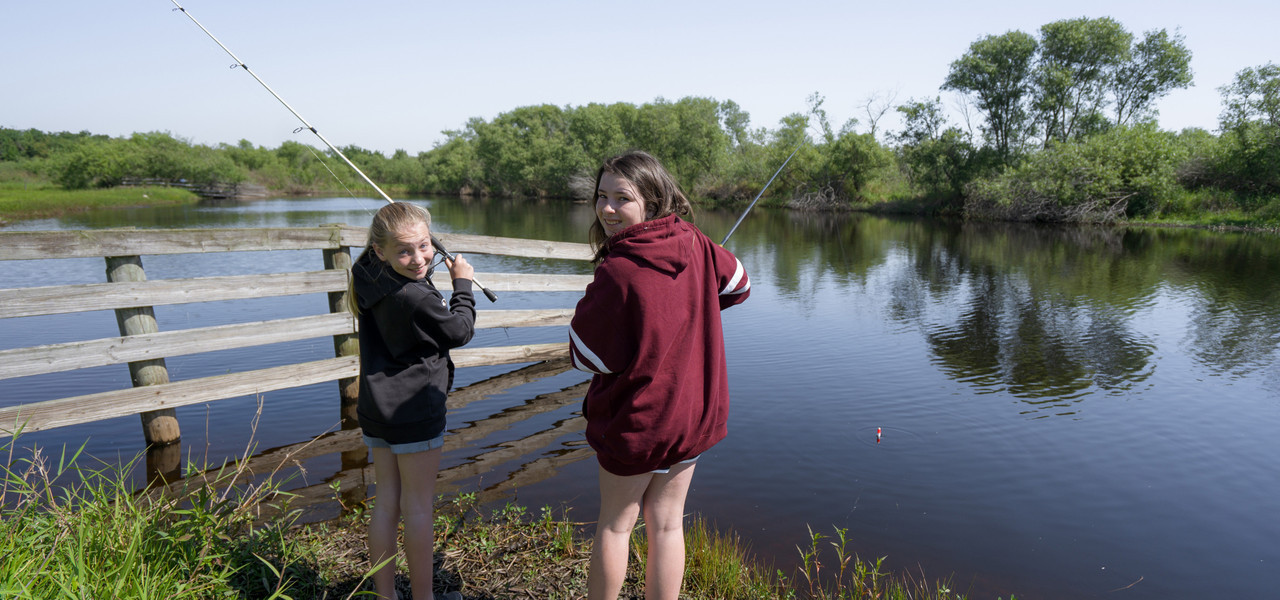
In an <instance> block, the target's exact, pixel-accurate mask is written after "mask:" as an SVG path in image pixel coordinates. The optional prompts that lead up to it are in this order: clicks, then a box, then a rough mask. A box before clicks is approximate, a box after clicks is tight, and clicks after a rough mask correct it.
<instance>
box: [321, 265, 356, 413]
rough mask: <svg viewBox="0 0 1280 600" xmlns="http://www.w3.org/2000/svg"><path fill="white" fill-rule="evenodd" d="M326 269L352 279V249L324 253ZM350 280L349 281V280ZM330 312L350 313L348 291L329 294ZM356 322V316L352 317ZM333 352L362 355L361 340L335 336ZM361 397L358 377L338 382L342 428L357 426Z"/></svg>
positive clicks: (347, 335) (348, 335)
mask: <svg viewBox="0 0 1280 600" xmlns="http://www.w3.org/2000/svg"><path fill="white" fill-rule="evenodd" d="M324 268H326V269H342V270H344V271H346V272H347V277H348V278H350V277H351V247H350V246H339V247H338V248H337V249H334V250H325V251H324ZM348 280H349V279H348ZM329 312H335V313H338V312H345V313H350V311H349V310H348V309H347V291H346V290H343V291H341V292H329ZM351 318H352V319H353V320H354V319H355V315H351ZM333 352H334V355H336V356H357V355H359V354H360V338H359V336H357V335H356V334H342V335H335V336H333ZM359 395H360V380H359V378H358V377H346V378H343V379H339V380H338V397H339V399H340V403H339V406H340V413H341V417H342V428H343V429H353V428H355V427H356V426H357V425H356V400H357V398H358V397H359Z"/></svg>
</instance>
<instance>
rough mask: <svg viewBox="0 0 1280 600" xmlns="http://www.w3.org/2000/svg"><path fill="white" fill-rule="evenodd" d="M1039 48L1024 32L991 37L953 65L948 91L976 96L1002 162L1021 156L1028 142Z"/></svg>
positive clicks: (945, 86) (985, 128)
mask: <svg viewBox="0 0 1280 600" xmlns="http://www.w3.org/2000/svg"><path fill="white" fill-rule="evenodd" d="M1037 46H1038V44H1037V42H1036V40H1035V38H1033V37H1031V36H1030V35H1028V34H1026V33H1023V32H1021V31H1010V32H1007V33H1005V34H1003V35H999V36H994V35H989V36H987V37H984V38H982V39H980V40H978V41H976V42H973V43H972V44H970V45H969V51H968V52H966V53H965V54H964V56H961V57H960V58H959V59H957V60H955V61H954V62H952V63H951V69H950V71H948V73H947V79H946V82H945V83H943V84H942V89H944V90H955V91H957V92H963V93H967V94H971V95H972V96H974V97H975V98H976V105H977V107H978V110H980V111H982V113H983V116H984V117H985V120H986V123H985V125H983V127H982V131H983V134H984V135H985V136H986V138H987V140H988V141H989V142H990V143H991V144H992V145H993V146H994V147H995V148H996V152H997V153H998V154H999V155H1000V157H1001V158H1002V159H1003V160H1009V159H1011V158H1012V157H1013V156H1014V154H1016V153H1017V152H1019V151H1020V150H1021V148H1022V144H1023V143H1024V141H1025V140H1026V138H1027V134H1028V130H1027V124H1028V119H1029V113H1028V108H1027V106H1028V98H1029V94H1030V91H1031V81H1032V80H1031V75H1032V61H1033V59H1034V58H1035V53H1036V48H1037Z"/></svg>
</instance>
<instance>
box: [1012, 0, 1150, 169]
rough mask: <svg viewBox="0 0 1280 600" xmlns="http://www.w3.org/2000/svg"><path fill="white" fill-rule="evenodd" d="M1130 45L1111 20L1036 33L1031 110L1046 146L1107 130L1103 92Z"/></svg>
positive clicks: (1069, 23)
mask: <svg viewBox="0 0 1280 600" xmlns="http://www.w3.org/2000/svg"><path fill="white" fill-rule="evenodd" d="M1132 42H1133V35H1132V34H1130V33H1129V32H1128V31H1125V29H1124V27H1123V26H1122V25H1120V23H1119V22H1117V21H1116V20H1114V19H1112V18H1110V17H1102V18H1100V19H1089V18H1084V17H1082V18H1079V19H1065V20H1062V21H1055V22H1053V23H1049V24H1048V25H1045V26H1043V27H1041V28H1040V60H1039V62H1038V64H1037V65H1036V68H1035V76H1034V79H1035V83H1036V94H1035V102H1034V109H1035V112H1036V115H1037V121H1038V123H1039V133H1040V134H1041V136H1042V137H1043V139H1044V141H1045V143H1046V144H1047V143H1048V142H1049V141H1050V140H1057V141H1066V140H1071V139H1077V138H1079V137H1082V136H1085V135H1089V134H1091V133H1096V132H1097V131H1099V130H1101V129H1104V128H1105V127H1106V124H1107V123H1108V121H1107V119H1106V118H1105V117H1104V116H1103V110H1104V108H1105V107H1106V105H1107V102H1108V99H1107V92H1108V91H1109V90H1110V89H1111V85H1112V82H1113V79H1114V73H1115V72H1116V71H1117V70H1118V69H1119V68H1120V66H1121V65H1122V64H1124V63H1125V62H1126V60H1127V59H1128V58H1129V46H1130V44H1131V43H1132Z"/></svg>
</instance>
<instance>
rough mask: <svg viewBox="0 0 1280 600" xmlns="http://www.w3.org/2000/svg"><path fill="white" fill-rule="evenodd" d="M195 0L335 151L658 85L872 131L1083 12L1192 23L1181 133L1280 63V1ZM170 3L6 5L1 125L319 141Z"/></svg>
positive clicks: (673, 96) (413, 149)
mask: <svg viewBox="0 0 1280 600" xmlns="http://www.w3.org/2000/svg"><path fill="white" fill-rule="evenodd" d="M179 1H180V2H181V3H182V4H183V6H184V7H186V8H187V10H188V11H190V13H191V14H192V15H193V16H195V18H196V19H198V20H200V22H201V23H203V24H204V26H205V27H207V28H208V29H209V30H210V31H211V32H212V33H213V34H214V35H216V36H217V37H218V38H219V39H220V40H221V41H222V42H223V43H224V44H226V45H227V46H228V47H229V48H230V49H231V51H233V52H235V53H236V55H237V56H239V57H240V59H241V60H243V61H244V62H245V63H246V64H247V65H248V66H249V68H251V69H252V70H253V71H254V72H255V73H257V74H258V75H259V76H260V77H261V78H262V79H263V80H264V81H266V83H267V84H268V85H270V86H271V87H272V88H273V89H275V91H276V92H277V93H278V94H280V95H281V96H282V97H283V98H284V99H285V100H286V101H287V102H289V103H290V104H291V105H292V106H293V107H294V109H296V110H297V111H298V112H299V113H300V114H302V116H303V117H305V118H306V119H307V120H308V121H310V122H311V124H312V125H314V126H315V127H316V128H317V129H318V130H319V131H320V133H322V134H323V135H324V136H325V137H327V138H328V139H329V140H330V141H331V142H333V143H334V144H336V145H338V146H345V145H348V144H355V145H358V146H362V147H365V148H370V149H374V150H381V151H383V152H386V153H390V152H393V151H395V150H396V149H404V150H407V151H409V152H410V153H411V154H416V153H418V152H421V151H425V150H428V149H430V148H431V147H432V145H433V144H434V143H436V142H439V141H440V140H442V139H443V136H442V135H441V133H440V132H441V131H443V130H446V129H459V128H461V127H462V126H463V125H464V124H465V123H466V121H467V119H469V118H471V117H481V118H484V119H486V120H488V119H493V118H494V117H496V116H497V115H498V114H500V113H502V112H506V111H509V110H511V109H513V108H516V107H519V106H527V105H533V104H542V103H550V104H556V105H559V106H565V105H573V106H579V105H583V104H588V103H592V102H599V103H612V102H629V103H634V104H642V103H645V102H650V101H652V100H654V99H655V98H658V97H664V98H666V99H668V100H677V99H679V98H682V97H685V96H700V97H711V98H715V99H717V100H733V101H735V102H737V103H738V104H739V105H740V106H741V107H742V109H743V110H746V111H747V112H748V113H750V115H751V124H752V126H753V127H767V128H770V129H773V128H775V127H776V126H777V124H778V120H779V119H780V118H782V117H784V116H786V115H788V114H790V113H793V112H803V111H804V110H805V108H806V104H805V99H806V98H807V97H808V96H809V95H810V94H812V93H814V92H817V93H819V94H821V95H822V96H824V97H825V98H826V104H825V105H824V108H826V109H827V111H828V114H829V115H830V116H831V119H832V121H833V122H834V124H835V125H836V126H839V125H840V124H842V123H843V122H844V121H846V120H848V119H850V118H859V119H860V120H861V121H862V122H863V123H864V125H863V126H862V127H861V128H860V130H862V131H865V129H866V128H865V124H866V118H865V114H864V113H863V110H862V108H861V105H863V104H865V103H866V101H867V100H868V98H871V97H873V96H874V97H878V98H880V99H881V101H883V100H884V99H887V98H890V97H893V98H895V99H896V102H897V103H901V102H903V101H906V100H908V99H912V98H915V99H925V98H931V97H934V96H938V95H941V96H942V99H943V101H944V103H946V104H948V105H952V104H954V99H955V96H954V94H951V93H943V92H940V91H939V90H938V87H939V86H940V85H941V84H942V82H943V80H944V78H945V77H946V73H947V69H948V66H949V65H950V63H951V61H953V60H955V59H956V58H958V57H960V56H961V55H962V54H963V53H964V52H965V51H966V50H967V49H968V47H969V44H970V43H972V42H973V41H975V40H977V39H979V38H981V37H983V36H985V35H988V34H1001V33H1004V32H1006V31H1010V30H1022V31H1025V32H1027V33H1030V34H1032V35H1036V36H1038V30H1039V27H1040V26H1041V25H1044V24H1046V23H1050V22H1053V21H1057V20H1061V19H1069V18H1077V17H1090V18H1097V17H1103V16H1109V17H1112V18H1114V19H1116V20H1117V21H1119V22H1120V23H1121V24H1123V25H1124V27H1125V28H1126V29H1127V30H1129V31H1130V32H1131V33H1134V34H1135V35H1139V36H1140V35H1141V34H1142V32H1144V31H1148V30H1152V29H1167V30H1169V31H1170V32H1173V31H1175V30H1179V31H1180V32H1181V34H1182V35H1183V36H1184V37H1185V43H1186V45H1187V47H1188V48H1189V49H1190V50H1191V51H1192V53H1193V58H1192V62H1191V67H1192V70H1193V71H1194V74H1195V85H1194V87H1192V88H1190V89H1186V90H1177V91H1174V92H1173V93H1172V94H1171V95H1170V96H1168V97H1167V98H1165V99H1164V100H1163V101H1161V102H1160V103H1159V105H1158V107H1159V110H1160V124H1161V126H1163V127H1165V128H1167V129H1181V128H1183V127H1192V126H1194V127H1203V128H1205V129H1209V130H1213V129H1215V128H1216V126H1217V116H1218V113H1219V112H1220V109H1221V97H1220V95H1219V93H1218V91H1217V88H1218V87H1220V86H1222V85H1225V84H1227V83H1229V82H1230V81H1231V80H1232V78H1233V76H1234V74H1235V73H1236V72H1237V71H1239V70H1241V69H1243V68H1245V67H1256V66H1259V65H1262V64H1266V63H1267V62H1280V37H1277V35H1276V28H1277V24H1280V2H1277V1H1276V0H1265V1H1264V0H1220V1H1217V2H1206V1H1204V0H1198V1H1183V0H1176V1H1169V2H1151V1H1149V0H1144V1H1141V2H1138V1H1130V0H1112V1H1093V0H1087V1H1080V2H1052V3H1051V2H1037V1H1034V0H1033V1H1026V0H1022V1H1016V2H1015V1H972V2H933V1H924V2H875V3H869V2H836V1H827V2H815V1H808V0H795V1H790V2H757V1H753V0H737V1H732V2H728V1H713V2H699V1H697V0H679V1H651V2H636V3H613V2H604V1H601V2H585V1H584V2H569V1H555V0H547V1H541V2H497V1H493V2H458V1H452V2H426V1H396V0H364V1H361V2H352V1H344V2H336V1H332V0H312V1H310V2H302V1H300V0H272V1H264V0H258V1H252V2H251V1H248V0H179ZM173 8H174V6H173V4H172V3H171V2H170V1H169V0H123V1H120V0H97V1H93V2H89V1H85V0H65V1H62V2H52V1H25V0H11V1H7V2H5V5H4V7H3V8H0V55H3V56H4V57H6V59H7V65H6V68H5V72H4V77H3V81H4V83H5V85H4V92H3V93H2V94H0V126H3V127H9V128H20V129H26V128H35V129H40V130H43V131H81V130H87V131H90V132H93V133H100V134H107V135H111V136H125V135H128V134H130V133H133V132H138V131H167V132H169V133H171V134H173V135H175V136H178V137H182V138H184V139H187V140H189V141H191V142H194V143H203V144H218V143H222V142H226V143H236V142H238V141H239V140H241V139H247V140H249V141H250V142H252V143H254V144H257V145H264V146H268V147H275V146H278V145H279V144H280V143H281V142H283V141H285V140H290V139H292V140H295V141H299V142H303V143H307V144H311V145H314V146H320V145H321V143H320V141H319V140H317V139H316V138H315V136H314V135H312V134H311V133H309V132H305V131H304V132H300V133H293V130H294V129H295V128H296V127H297V126H298V125H299V122H298V120H297V119H296V118H294V117H293V115H291V114H290V113H289V112H288V111H287V110H286V109H285V108H284V107H283V106H281V105H280V104H279V103H278V102H276V100H275V99H274V98H272V97H271V96H270V94H268V93H267V91H266V90H264V89H263V88H262V87H261V86H259V85H258V83H257V82H255V81H254V80H253V78H252V77H250V76H249V75H248V74H247V73H245V72H244V71H243V70H241V69H231V68H229V66H230V65H232V64H233V62H234V61H233V60H232V59H231V57H230V56H228V55H227V54H226V53H224V52H223V50H222V49H220V48H219V47H218V46H217V45H216V44H215V43H214V42H213V40H211V39H210V38H209V37H208V36H206V35H205V34H204V33H203V32H202V31H200V29H199V28H198V27H196V25H195V24H194V23H192V22H191V20H190V19H188V18H187V17H186V16H184V15H183V14H182V13H180V12H177V11H174V10H173ZM952 118H953V122H956V123H957V124H958V123H959V117H958V115H953V117H952ZM898 127H899V123H898V122H897V120H896V119H895V118H892V117H888V118H886V119H885V120H883V121H881V124H880V129H881V131H884V130H885V129H889V130H893V129H896V128H898Z"/></svg>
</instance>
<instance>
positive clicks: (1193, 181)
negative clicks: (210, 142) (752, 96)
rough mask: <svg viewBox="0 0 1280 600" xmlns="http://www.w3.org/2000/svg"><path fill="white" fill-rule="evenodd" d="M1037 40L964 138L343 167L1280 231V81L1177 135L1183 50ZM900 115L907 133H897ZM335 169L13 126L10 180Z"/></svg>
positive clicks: (612, 126) (928, 135) (556, 188)
mask: <svg viewBox="0 0 1280 600" xmlns="http://www.w3.org/2000/svg"><path fill="white" fill-rule="evenodd" d="M1037 33H1038V35H1032V34H1028V33H1025V32H1021V31H1010V32H1007V33H1004V34H1001V35H988V36H985V37H983V38H981V39H979V40H976V41H974V42H973V43H972V44H971V45H970V47H969V49H968V51H967V52H965V53H964V54H963V55H962V56H961V57H959V58H957V59H955V60H954V61H953V62H952V63H951V64H950V69H949V71H948V74H947V77H946V79H945V81H943V82H942V83H941V85H940V87H939V90H940V91H946V92H951V93H954V94H955V95H956V97H957V99H958V101H959V109H960V111H959V112H960V114H961V116H962V119H963V122H962V123H951V122H949V121H948V119H947V117H946V112H947V111H946V109H945V107H944V105H943V104H942V100H941V96H936V97H934V98H924V99H915V98H913V99H909V100H907V101H905V102H903V103H901V104H898V105H896V106H894V105H892V103H891V102H881V103H879V104H877V103H875V102H874V101H873V100H868V102H867V104H866V105H864V106H863V107H862V108H864V109H865V112H866V115H867V119H866V121H865V122H860V121H859V120H857V119H850V120H849V121H847V122H845V123H843V124H841V125H839V126H836V125H835V124H832V123H830V122H829V120H828V117H827V113H826V109H825V108H824V103H825V99H824V98H823V97H822V96H821V95H820V94H817V93H815V94H813V95H811V96H809V98H808V99H807V102H806V106H805V107H804V109H803V110H802V111H797V112H796V113H793V114H791V115H788V116H787V117H784V118H783V119H781V120H780V122H779V123H778V126H777V127H775V128H772V129H771V128H765V127H753V126H752V124H751V119H750V115H749V114H748V113H747V112H746V111H744V110H742V108H741V107H740V106H738V105H737V104H736V103H735V102H733V101H731V100H725V101H718V100H715V99H712V98H701V97H686V98H681V99H679V100H675V101H669V100H666V99H663V98H658V99H657V100H655V101H653V102H649V103H645V104H642V105H635V104H629V103H614V104H595V103H592V104H586V105H583V106H564V107H560V106H555V105H550V104H542V105H535V106H524V107H518V108H515V109H513V110H511V111H509V112H505V113H502V114H500V115H498V116H497V117H495V118H493V119H491V120H486V119H482V118H472V119H470V120H469V121H467V122H466V123H465V124H464V125H463V126H462V127H461V128H459V129H456V130H451V131H446V132H444V134H445V137H444V140H443V141H441V142H439V143H437V144H436V145H435V146H434V147H433V148H432V149H431V150H428V151H426V152H422V153H419V154H418V155H417V156H410V155H409V154H408V153H406V152H404V151H403V150H399V151H396V152H395V153H393V154H392V155H391V156H386V155H384V154H383V153H381V152H377V151H371V150H367V149H364V148H360V147H358V146H347V147H345V148H342V149H341V150H342V152H343V154H345V155H346V156H347V157H348V158H350V159H351V160H352V162H354V163H355V164H357V165H358V166H359V167H360V169H361V170H363V171H364V172H365V173H367V174H368V175H369V176H370V178H372V179H373V180H374V181H376V182H379V184H387V185H394V186H399V187H398V189H402V190H404V191H405V193H410V194H444V195H492V196H506V197H575V196H577V197H583V196H584V195H585V194H584V192H583V188H584V187H589V185H590V181H589V180H590V177H591V176H592V175H593V174H594V170H595V168H596V167H597V166H598V164H599V162H600V160H601V159H602V158H604V157H606V156H608V155H611V154H614V153H617V152H620V151H623V150H627V149H633V148H640V149H645V150H648V151H650V152H652V153H654V154H655V155H657V156H658V158H660V159H661V160H662V161H663V162H664V164H666V165H667V166H668V167H669V168H670V170H671V171H672V173H673V174H674V175H675V176H676V177H677V179H678V180H679V181H680V182H681V184H682V185H683V186H684V187H685V188H686V191H687V192H689V193H690V194H691V195H692V196H694V197H695V198H696V199H697V200H698V201H701V202H712V203H716V202H727V203H733V202H741V201H744V200H749V199H750V198H751V197H753V196H754V195H755V193H756V192H757V191H758V190H759V188H760V186H761V185H763V183H764V182H765V181H766V180H767V179H768V177H769V176H770V175H771V174H772V173H773V171H774V169H776V168H777V167H778V165H780V164H782V162H783V160H785V159H786V157H787V156H789V155H790V154H791V153H792V152H793V151H794V152H795V153H796V156H795V158H794V159H793V160H792V162H791V163H790V165H789V166H788V168H787V169H786V170H785V171H784V173H783V174H782V175H781V176H780V177H779V179H778V181H776V182H775V183H774V185H773V186H772V187H771V188H770V194H769V196H770V200H771V201H772V202H774V203H777V204H787V205H790V206H796V207H811V208H828V209H831V208H835V209H842V208H849V207H854V208H857V207H880V208H887V207H897V208H898V209H902V210H913V211H917V212H932V213H945V214H964V215H968V216H972V217H985V218H999V219H1012V220H1040V221H1108V220H1112V219H1117V218H1144V217H1161V218H1177V217H1179V216H1180V215H1188V216H1194V215H1197V214H1204V213H1207V212H1223V211H1228V212H1229V211H1236V212H1239V213H1241V214H1244V215H1250V216H1252V217H1256V218H1262V219H1264V220H1271V221H1275V220H1280V66H1277V65H1275V64H1274V63H1268V64H1266V65H1261V66H1256V67H1248V68H1245V69H1243V70H1241V71H1239V72H1238V73H1237V74H1236V77H1235V79H1234V81H1233V82H1232V83H1231V84H1229V85H1227V86H1224V87H1222V88H1220V89H1219V92H1220V93H1221V95H1222V100H1223V104H1222V112H1221V114H1220V115H1219V128H1218V130H1217V132H1216V133H1211V132H1208V131H1204V130H1200V129H1189V130H1185V131H1180V132H1173V131H1165V130H1161V129H1160V128H1159V127H1158V126H1157V124H1156V120H1155V119H1156V116H1157V115H1156V111H1155V103H1156V102H1157V101H1158V100H1159V99H1160V98H1163V97H1165V96H1167V95H1168V94H1169V93H1171V92H1173V91H1174V90H1177V89H1181V88H1186V87H1188V86H1190V85H1191V84H1192V72H1191V68H1190V64H1191V58H1192V56H1191V52H1190V51H1189V50H1188V49H1187V48H1186V46H1185V43H1184V40H1183V38H1182V37H1181V36H1180V35H1179V34H1177V33H1174V34H1170V33H1169V32H1167V31H1165V30H1156V31H1148V32H1145V33H1144V34H1142V35H1141V36H1136V35H1134V34H1132V33H1130V32H1128V31H1126V30H1125V28H1124V27H1123V26H1122V25H1121V24H1120V23H1118V22H1117V21H1115V20H1113V19H1111V18H1107V17H1103V18H1097V19H1090V18H1080V19H1068V20H1062V21H1056V22H1053V23H1049V24H1046V25H1044V26H1043V27H1041V28H1040V29H1039V31H1038V32H1037ZM890 111H895V112H896V113H897V114H899V115H900V116H901V117H902V123H903V125H902V128H901V129H900V130H897V131H889V132H880V135H879V136H878V135H877V127H878V123H879V121H880V120H881V119H882V118H883V117H884V115H885V114H886V113H889V112H890ZM334 159H335V157H334V156H332V153H331V152H328V151H319V150H316V149H314V148H312V147H311V146H308V145H305V144H300V143H297V142H285V143H283V144H281V145H280V146H279V147H278V148H265V147H262V146H255V145H253V144H251V143H250V142H248V141H245V140H242V141H240V142H239V143H238V144H235V145H231V144H219V145H217V146H205V145H196V144H191V143H189V142H187V141H185V140H183V139H181V138H178V137H174V136H173V135H171V134H168V133H159V132H150V133H136V134H133V135H132V136H129V137H125V138H110V137H107V136H102V135H93V134H90V133H88V132H81V133H75V134H72V133H65V132H63V133H45V132H40V131H36V130H13V129H0V165H2V164H4V163H12V164H11V167H10V168H8V169H6V170H3V171H0V173H8V172H12V171H13V169H14V168H18V169H21V170H25V171H27V172H30V173H34V174H37V175H39V176H42V177H45V178H47V179H48V180H50V181H53V182H56V183H57V184H58V185H61V186H63V187H65V188H69V189H83V188H92V187H110V186H116V185H120V184H122V183H124V182H126V181H129V180H131V179H148V178H160V179H171V180H178V179H185V180H188V181H195V182H222V183H234V182H242V181H252V182H254V183H257V184H261V185H264V186H266V187H268V188H269V189H272V190H275V191H278V192H281V193H308V192H312V193H314V192H317V191H322V190H332V189H336V184H337V183H341V185H343V186H346V187H348V188H349V189H355V188H356V187H358V186H359V185H361V183H360V181H359V180H358V177H357V176H356V175H355V174H354V173H351V172H350V169H347V168H345V165H340V164H338V163H337V162H336V161H335V160H334ZM335 178H337V179H338V180H339V181H338V182H335V181H334V179H335ZM589 192H590V190H589V189H587V190H586V193H589Z"/></svg>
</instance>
